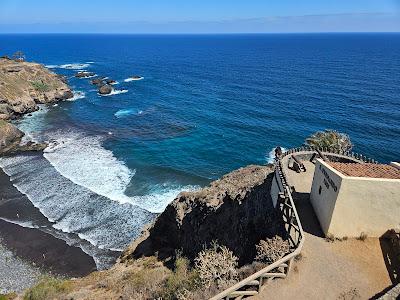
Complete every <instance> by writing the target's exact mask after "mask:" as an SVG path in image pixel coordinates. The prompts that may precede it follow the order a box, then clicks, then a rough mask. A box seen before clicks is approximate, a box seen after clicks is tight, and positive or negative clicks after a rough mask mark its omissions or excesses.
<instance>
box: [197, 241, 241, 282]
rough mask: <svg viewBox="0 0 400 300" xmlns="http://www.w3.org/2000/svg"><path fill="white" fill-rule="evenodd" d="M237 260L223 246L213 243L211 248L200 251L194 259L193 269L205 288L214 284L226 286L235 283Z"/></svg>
mask: <svg viewBox="0 0 400 300" xmlns="http://www.w3.org/2000/svg"><path fill="white" fill-rule="evenodd" d="M237 266H238V258H237V257H236V256H235V255H233V252H232V251H230V250H229V249H228V248H227V247H225V246H220V245H218V244H217V242H213V243H212V245H211V248H209V249H205V250H203V251H201V252H200V253H199V254H198V256H197V257H196V258H195V269H196V271H197V272H198V274H199V277H200V280H201V283H202V284H203V285H205V286H206V287H210V286H211V285H213V284H215V285H216V286H217V287H222V286H227V285H230V284H233V283H234V282H236V281H237V278H238V272H237V269H236V268H237Z"/></svg>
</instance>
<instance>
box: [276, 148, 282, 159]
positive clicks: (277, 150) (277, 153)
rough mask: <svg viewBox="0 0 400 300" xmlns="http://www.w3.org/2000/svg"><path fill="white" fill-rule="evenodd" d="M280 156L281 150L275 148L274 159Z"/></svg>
mask: <svg viewBox="0 0 400 300" xmlns="http://www.w3.org/2000/svg"><path fill="white" fill-rule="evenodd" d="M281 156H282V148H281V147H279V146H277V147H276V148H275V159H279V158H281Z"/></svg>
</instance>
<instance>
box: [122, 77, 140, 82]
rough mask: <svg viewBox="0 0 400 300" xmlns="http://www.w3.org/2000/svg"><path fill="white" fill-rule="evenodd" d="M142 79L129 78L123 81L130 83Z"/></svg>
mask: <svg viewBox="0 0 400 300" xmlns="http://www.w3.org/2000/svg"><path fill="white" fill-rule="evenodd" d="M142 79H144V77H139V78H133V77H130V78H127V79H125V80H124V81H125V82H131V81H138V80H142Z"/></svg>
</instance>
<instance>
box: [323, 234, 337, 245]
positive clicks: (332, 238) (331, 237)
mask: <svg viewBox="0 0 400 300" xmlns="http://www.w3.org/2000/svg"><path fill="white" fill-rule="evenodd" d="M325 241H327V242H329V243H333V242H334V241H335V236H334V235H333V234H332V233H328V234H327V235H326V236H325Z"/></svg>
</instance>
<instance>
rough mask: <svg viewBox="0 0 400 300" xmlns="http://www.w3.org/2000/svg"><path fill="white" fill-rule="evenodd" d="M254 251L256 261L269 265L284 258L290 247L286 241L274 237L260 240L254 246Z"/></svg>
mask: <svg viewBox="0 0 400 300" xmlns="http://www.w3.org/2000/svg"><path fill="white" fill-rule="evenodd" d="M256 250H257V256H256V260H257V261H261V262H264V263H268V264H270V263H273V262H275V261H277V260H278V259H280V258H282V257H283V256H285V254H286V253H288V252H289V250H290V247H289V242H288V241H287V240H284V239H282V238H281V237H280V236H274V237H273V238H272V239H266V240H261V241H260V242H259V244H258V245H256Z"/></svg>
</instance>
